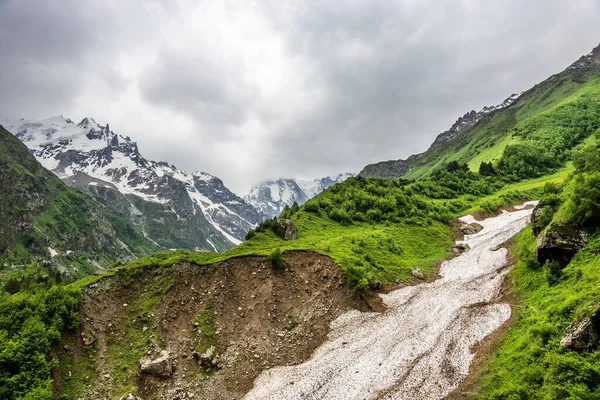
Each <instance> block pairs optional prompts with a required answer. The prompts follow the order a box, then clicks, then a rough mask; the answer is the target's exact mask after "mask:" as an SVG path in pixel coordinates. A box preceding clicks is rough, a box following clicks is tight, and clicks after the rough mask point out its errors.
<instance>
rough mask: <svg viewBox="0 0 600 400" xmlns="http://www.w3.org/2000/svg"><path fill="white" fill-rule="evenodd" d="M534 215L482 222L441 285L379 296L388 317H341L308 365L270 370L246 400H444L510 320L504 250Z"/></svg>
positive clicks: (524, 213)
mask: <svg viewBox="0 0 600 400" xmlns="http://www.w3.org/2000/svg"><path fill="white" fill-rule="evenodd" d="M529 204H531V203H529ZM531 211H532V210H531V209H526V208H520V209H517V211H514V212H502V213H501V214H500V215H498V216H496V217H493V218H488V219H486V220H484V221H478V222H479V223H480V224H481V225H482V226H483V230H482V231H481V232H479V233H476V234H474V235H468V236H465V240H463V241H460V242H457V243H466V244H468V245H469V247H470V250H468V251H466V252H465V253H463V254H461V255H460V256H458V257H456V258H454V259H452V260H450V261H447V262H445V263H444V264H443V265H442V267H441V269H440V275H441V278H440V279H438V280H436V281H434V282H431V283H423V284H419V285H415V286H409V287H405V288H402V289H398V290H396V291H393V292H390V293H388V294H387V295H381V297H382V300H383V301H384V303H385V304H386V306H387V309H386V311H385V312H383V313H364V312H360V311H350V312H348V313H346V314H343V315H341V316H340V317H338V318H337V319H336V320H334V321H333V322H332V323H331V332H330V334H329V336H328V340H327V341H326V342H325V343H324V344H323V345H321V346H320V347H319V348H318V349H317V350H316V351H315V352H314V353H313V356H312V358H311V359H310V360H309V361H307V362H305V363H303V364H300V365H295V366H285V367H276V368H273V369H269V370H267V371H264V372H263V373H262V374H261V375H260V376H259V377H258V378H257V379H256V380H255V382H254V388H253V389H252V390H251V391H250V392H249V393H248V394H247V395H246V396H245V399H247V400H251V399H261V400H264V399H277V400H286V399H331V400H335V399H340V400H342V399H343V400H349V399H441V398H443V397H444V396H446V395H447V394H448V393H450V392H451V391H452V390H453V389H455V388H456V387H457V386H458V385H459V384H460V383H461V382H462V381H463V380H464V379H465V378H466V377H467V375H468V371H469V364H470V363H471V361H472V359H473V357H474V353H472V351H471V348H472V347H473V345H475V344H476V343H477V342H479V341H481V340H482V339H483V338H485V337H486V336H487V335H489V334H491V333H492V332H493V331H494V330H496V329H497V328H499V327H500V325H502V324H503V323H504V322H505V321H507V320H508V319H509V318H510V315H511V309H510V307H509V306H508V305H507V304H499V303H495V302H494V301H495V300H497V299H498V297H499V292H500V288H501V285H502V281H503V280H504V277H505V275H506V273H507V272H508V269H507V268H505V267H506V266H507V264H508V261H507V258H506V254H507V250H506V249H504V248H499V246H500V245H501V244H502V243H504V242H505V241H506V240H507V239H509V238H510V237H512V236H513V235H515V234H516V233H518V232H519V231H520V230H522V229H523V228H524V227H525V226H526V225H527V223H528V222H529V217H530V214H531ZM462 220H463V221H464V222H466V223H471V222H474V221H475V220H474V218H473V217H471V216H467V217H463V218H462Z"/></svg>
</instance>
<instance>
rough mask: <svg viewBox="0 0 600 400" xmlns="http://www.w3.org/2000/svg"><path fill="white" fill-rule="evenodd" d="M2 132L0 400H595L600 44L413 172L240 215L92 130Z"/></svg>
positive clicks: (307, 187)
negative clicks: (465, 399) (233, 399)
mask: <svg viewBox="0 0 600 400" xmlns="http://www.w3.org/2000/svg"><path fill="white" fill-rule="evenodd" d="M6 128H8V130H7V129H4V128H0V135H1V136H0V138H1V139H2V141H1V142H0V167H1V169H0V183H2V185H1V186H0V190H2V198H3V201H2V204H1V205H2V208H1V209H0V216H1V217H2V218H1V220H0V233H1V236H0V262H1V265H0V283H1V290H0V342H2V343H3V344H4V346H3V347H2V348H1V349H0V398H3V399H4V398H5V399H8V400H13V399H15V400H16V399H26V400H32V399H50V398H57V399H79V398H89V399H98V400H99V399H106V398H108V399H123V400H139V399H141V400H147V399H173V398H177V399H196V398H198V399H204V398H206V399H220V398H237V399H241V398H246V399H305V398H306V399H311V398H318V399H413V398H414V399H422V398H426V399H442V398H481V399H562V398H564V399H568V398H573V399H574V398H582V399H586V398H595V397H597V396H598V395H599V394H600V367H599V366H600V346H599V345H600V323H599V321H600V285H598V279H599V278H600V264H599V263H600V261H599V260H600V259H599V258H598V257H599V255H600V241H599V236H598V235H599V234H600V233H599V231H598V229H597V228H598V225H599V224H600V158H599V157H600V156H599V155H600V46H599V47H596V48H595V49H594V50H593V51H592V52H591V53H589V54H587V55H585V56H583V57H581V58H580V59H579V60H577V61H576V62H575V63H573V64H572V65H571V66H569V67H568V68H566V69H565V70H564V71H562V72H560V73H558V74H555V75H553V76H551V77H550V78H548V79H547V80H545V81H543V82H541V83H539V84H537V85H535V86H534V87H533V88H531V89H529V90H526V91H524V92H523V93H521V94H520V95H512V96H511V97H509V98H508V99H507V100H506V101H505V102H504V103H502V104H501V105H499V106H494V107H485V108H483V109H482V110H481V111H480V112H475V111H472V112H469V113H467V114H465V115H464V116H463V117H461V118H459V119H458V121H457V122H456V123H455V124H454V125H453V126H452V127H451V128H450V129H449V130H447V131H445V132H443V133H442V134H440V135H438V137H437V139H436V140H435V141H434V142H433V144H432V145H431V147H430V148H429V149H428V150H427V151H426V152H424V153H421V154H417V155H414V156H411V157H409V158H407V159H406V160H395V161H384V162H380V163H376V164H372V165H368V166H365V168H364V169H363V170H362V171H361V173H360V174H359V175H357V176H350V175H351V174H341V175H339V176H337V177H328V178H323V179H317V180H314V181H308V182H307V181H300V180H292V179H280V180H278V181H275V180H273V181H265V183H263V184H262V185H258V186H257V187H255V188H254V189H252V190H251V192H250V194H249V195H248V196H246V197H245V198H241V197H239V196H238V195H236V194H234V193H233V192H232V191H230V190H229V189H227V187H225V185H224V184H223V182H222V181H221V180H220V179H219V178H217V177H215V176H213V175H210V174H208V173H205V172H194V173H187V172H185V171H182V170H180V169H178V168H176V167H175V166H174V165H172V164H169V163H166V162H157V161H152V160H148V159H146V158H144V157H143V156H142V155H141V154H140V152H139V150H138V147H137V144H136V143H135V142H134V141H132V140H131V139H130V138H129V137H124V136H121V135H118V134H115V133H114V132H113V131H112V130H111V128H110V127H109V126H108V124H107V125H104V126H103V125H100V124H98V123H96V122H95V121H94V120H93V119H91V118H85V119H84V120H82V121H81V122H80V123H78V124H75V123H74V122H73V121H71V120H68V119H66V118H63V117H55V118H50V119H47V120H22V121H18V122H14V123H12V124H7V126H6ZM11 132H12V133H11ZM26 146H27V147H26ZM59 178H60V179H59ZM530 220H531V223H529V221H530ZM499 328H501V329H500V330H498V329H499ZM482 343H484V345H482ZM473 360H475V361H476V362H475V363H472V361H473Z"/></svg>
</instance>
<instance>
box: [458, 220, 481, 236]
mask: <svg viewBox="0 0 600 400" xmlns="http://www.w3.org/2000/svg"><path fill="white" fill-rule="evenodd" d="M482 229H483V226H481V225H479V224H478V223H475V222H474V223H472V224H464V225H463V226H461V227H460V231H461V232H462V233H463V234H464V235H474V234H476V233H477V232H481V230H482Z"/></svg>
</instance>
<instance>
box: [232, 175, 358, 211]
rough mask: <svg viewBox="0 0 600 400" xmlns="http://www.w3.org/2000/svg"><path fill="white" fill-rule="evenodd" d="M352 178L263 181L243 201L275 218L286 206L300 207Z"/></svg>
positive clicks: (344, 176)
mask: <svg viewBox="0 0 600 400" xmlns="http://www.w3.org/2000/svg"><path fill="white" fill-rule="evenodd" d="M352 176H354V174H351V173H344V174H339V175H337V176H334V177H330V176H326V177H324V178H321V179H314V180H312V181H311V180H302V179H277V180H270V181H265V182H263V183H261V184H260V185H258V186H255V187H253V188H252V189H250V192H249V193H248V194H247V195H246V196H244V200H245V201H246V202H247V203H248V204H252V205H253V206H254V207H255V208H256V209H257V210H258V211H259V212H261V213H263V214H265V215H267V216H269V217H275V216H277V215H279V214H281V211H282V210H283V208H284V207H285V206H286V205H288V206H291V205H292V204H293V203H294V202H296V203H298V205H302V204H304V203H306V202H307V201H308V200H310V199H312V198H313V197H315V196H316V195H317V194H319V193H321V192H322V191H323V190H325V189H327V188H328V187H331V186H333V185H335V184H336V183H340V182H343V181H344V180H346V179H348V178H349V177H352Z"/></svg>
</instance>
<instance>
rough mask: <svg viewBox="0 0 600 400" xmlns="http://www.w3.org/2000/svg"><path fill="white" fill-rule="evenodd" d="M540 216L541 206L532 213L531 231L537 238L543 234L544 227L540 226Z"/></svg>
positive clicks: (536, 207)
mask: <svg viewBox="0 0 600 400" xmlns="http://www.w3.org/2000/svg"><path fill="white" fill-rule="evenodd" d="M540 215H542V209H541V208H540V207H539V205H537V206H535V208H534V209H533V211H532V212H531V230H532V231H533V234H534V235H535V236H538V235H539V234H540V233H541V232H542V227H541V226H540Z"/></svg>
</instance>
